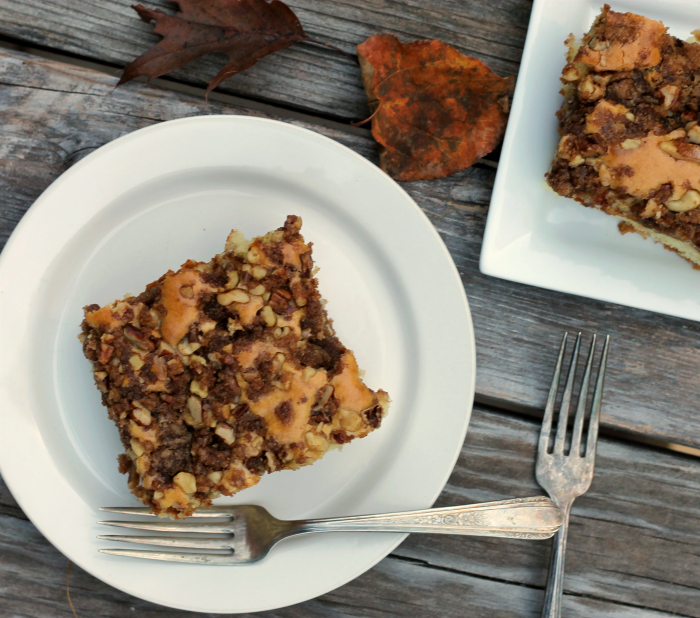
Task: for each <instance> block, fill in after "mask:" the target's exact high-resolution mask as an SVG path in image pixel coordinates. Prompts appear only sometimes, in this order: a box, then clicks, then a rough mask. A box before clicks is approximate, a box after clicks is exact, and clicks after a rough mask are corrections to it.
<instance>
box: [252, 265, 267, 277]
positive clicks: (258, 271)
mask: <svg viewBox="0 0 700 618" xmlns="http://www.w3.org/2000/svg"><path fill="white" fill-rule="evenodd" d="M250 274H251V275H253V277H255V278H256V279H264V278H265V277H267V268H264V267H263V266H255V267H254V268H253V269H252V270H251V271H250Z"/></svg>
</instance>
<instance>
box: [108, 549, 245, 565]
mask: <svg viewBox="0 0 700 618" xmlns="http://www.w3.org/2000/svg"><path fill="white" fill-rule="evenodd" d="M100 552H101V553H103V554H111V555H113V556H129V557H131V558H147V559H149V560H164V561H166V562H189V563H193V564H211V565H228V564H242V563H244V562H249V560H245V559H244V558H241V557H237V556H236V554H235V553H230V554H188V553H178V552H169V551H149V550H148V549H101V550H100Z"/></svg>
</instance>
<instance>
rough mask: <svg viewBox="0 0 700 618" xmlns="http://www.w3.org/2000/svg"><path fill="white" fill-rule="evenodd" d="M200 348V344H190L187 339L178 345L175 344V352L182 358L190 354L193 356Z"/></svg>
mask: <svg viewBox="0 0 700 618" xmlns="http://www.w3.org/2000/svg"><path fill="white" fill-rule="evenodd" d="M201 347H202V344H201V343H190V341H189V339H183V340H182V341H181V342H180V343H178V344H177V350H178V352H180V354H182V355H183V356H189V355H190V354H194V353H195V352H196V351H197V350H199V348H201Z"/></svg>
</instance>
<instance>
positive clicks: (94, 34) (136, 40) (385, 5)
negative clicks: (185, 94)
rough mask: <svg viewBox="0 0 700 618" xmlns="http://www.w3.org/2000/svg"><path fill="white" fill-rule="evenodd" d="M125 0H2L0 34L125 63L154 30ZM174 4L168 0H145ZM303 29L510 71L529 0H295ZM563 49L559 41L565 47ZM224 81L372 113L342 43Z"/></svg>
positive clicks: (207, 62) (315, 104)
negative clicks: (435, 48)
mask: <svg viewBox="0 0 700 618" xmlns="http://www.w3.org/2000/svg"><path fill="white" fill-rule="evenodd" d="M131 4H132V1H131V0H108V1H101V2H95V1H94V0H23V1H22V2H0V35H4V36H6V37H12V38H13V39H16V40H19V41H23V42H26V43H31V44H34V45H42V46H48V47H50V48H53V49H56V50H60V51H64V52H70V53H72V54H78V55H79V56H81V57H84V58H88V59H94V60H99V61H102V62H107V63H111V64H113V65H115V66H117V67H124V66H126V65H127V64H128V63H129V62H131V61H132V60H134V59H135V58H136V57H138V56H139V55H140V54H142V53H143V52H144V51H146V50H147V49H148V48H149V47H151V46H152V45H153V44H155V43H156V42H158V41H159V40H160V37H159V36H158V35H155V34H153V27H152V26H150V25H148V24H145V23H143V22H142V21H141V20H140V19H139V18H138V16H137V15H136V13H135V12H134V11H133V10H132V9H131V8H130V5H131ZM145 4H146V5H147V6H148V7H149V8H150V7H154V8H155V7H157V8H161V9H163V10H164V11H166V12H170V13H172V12H173V10H174V9H173V6H174V5H173V4H172V3H170V2H167V1H166V0H153V1H149V2H145ZM288 4H289V5H290V6H291V7H292V9H293V10H294V11H296V13H297V15H298V16H299V19H300V20H301V22H302V24H303V25H304V28H305V29H306V32H307V34H308V35H309V36H311V37H315V38H318V39H320V40H322V41H325V42H327V43H331V44H333V45H336V46H338V47H340V48H341V49H343V50H345V51H348V52H353V53H354V47H355V45H358V44H359V43H361V42H362V41H364V40H365V39H366V38H367V37H369V36H371V35H372V34H376V33H378V32H389V33H392V34H395V35H397V36H399V37H400V38H401V39H402V40H404V41H412V40H416V39H439V40H443V41H445V42H447V43H449V44H451V45H454V46H455V47H456V48H457V49H459V50H460V51H461V52H463V53H466V54H469V55H472V56H475V57H477V58H480V59H481V60H484V61H485V62H487V64H489V65H490V66H491V68H493V69H494V70H495V71H497V72H498V73H500V74H502V75H515V73H516V72H517V68H518V63H519V60H520V55H521V51H522V46H523V44H524V41H525V33H526V30H527V22H528V19H529V16H530V9H531V7H532V2H531V0H498V1H494V0H474V1H470V2H454V1H453V0H429V1H420V0H383V1H382V2H376V0H344V1H343V0H334V1H333V2H320V1H319V0H291V1H289V2H288ZM562 50H563V47H562ZM222 66H223V57H221V58H218V57H214V58H209V59H202V60H200V61H197V62H195V63H192V64H191V65H190V66H188V67H184V68H183V69H181V70H179V71H176V72H174V73H173V74H172V77H173V78H175V79H178V80H182V81H185V82H187V83H192V84H198V85H202V84H205V83H206V82H207V81H208V80H209V79H211V78H212V77H213V76H214V75H216V73H217V72H218V71H219V69H220V68H221V67H222ZM222 91H224V92H229V93H233V94H237V95H240V96H245V97H250V98H252V99H255V100H262V101H272V102H276V103H278V104H282V105H285V106H289V107H292V108H295V109H301V110H307V111H312V112H316V113H320V114H324V115H327V116H329V117H334V118H344V119H355V120H359V119H363V118H366V117H367V116H368V115H369V112H368V108H367V104H366V99H365V94H364V90H363V88H362V82H361V78H360V70H359V66H358V65H357V63H356V62H355V61H354V60H353V59H352V58H348V57H346V56H344V55H342V54H340V53H338V52H335V51H332V50H329V49H326V48H322V47H316V46H312V45H310V44H305V43H304V44H299V45H296V46H294V47H292V48H290V49H287V50H284V51H282V52H280V53H277V54H274V55H273V56H270V57H267V58H265V59H263V60H262V61H260V62H259V63H258V64H257V65H256V66H255V67H253V68H251V69H250V70H248V71H245V72H243V73H241V74H239V75H237V76H235V77H234V78H233V79H230V80H228V81H227V82H226V83H225V85H224V86H222Z"/></svg>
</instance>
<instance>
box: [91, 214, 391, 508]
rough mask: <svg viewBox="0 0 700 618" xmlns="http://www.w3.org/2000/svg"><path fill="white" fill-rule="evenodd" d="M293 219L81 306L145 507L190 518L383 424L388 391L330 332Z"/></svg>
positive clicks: (126, 468)
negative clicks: (134, 292) (368, 377)
mask: <svg viewBox="0 0 700 618" xmlns="http://www.w3.org/2000/svg"><path fill="white" fill-rule="evenodd" d="M300 228H301V219H300V218H299V217H296V216H293V215H291V216H289V217H287V221H286V223H285V225H284V226H283V227H282V228H280V229H279V230H276V231H274V232H270V233H269V234H267V235H265V236H263V237H260V238H256V239H254V240H253V241H252V242H251V243H249V242H248V241H246V240H245V239H244V237H243V235H242V234H241V233H240V232H238V231H235V230H234V231H233V232H231V234H230V235H229V237H228V240H227V242H226V249H225V251H224V252H223V253H221V254H219V255H217V256H216V257H215V258H214V259H213V260H212V261H211V262H208V263H204V262H194V261H188V262H186V263H185V264H183V265H182V268H180V270H179V271H177V272H176V273H173V272H172V271H170V272H168V273H166V274H165V275H164V276H163V277H161V278H160V279H159V280H158V281H155V282H154V283H152V284H150V285H149V286H147V288H146V291H145V292H143V293H142V294H141V295H139V296H136V297H127V298H125V299H124V300H121V301H115V302H113V303H111V304H109V305H105V306H104V307H102V308H100V307H99V305H91V306H89V307H86V308H85V320H84V322H83V334H82V335H81V340H82V343H83V350H84V353H85V356H86V357H87V358H88V359H89V360H90V361H91V362H92V366H93V371H94V376H95V382H96V384H97V387H98V389H99V390H100V392H101V393H102V402H103V403H104V405H105V406H106V407H107V409H108V411H109V416H110V418H111V419H112V420H113V421H114V422H115V423H116V425H117V427H118V428H119V433H120V436H121V440H122V443H123V445H124V448H125V449H126V453H125V454H123V455H121V456H120V458H119V466H120V470H121V471H122V472H124V473H128V475H129V487H130V488H131V490H132V492H133V493H134V494H135V495H136V496H137V498H138V499H139V500H140V501H141V502H143V503H144V504H147V505H149V506H151V507H152V509H153V512H155V513H158V514H161V515H169V516H171V517H186V516H187V515H190V514H191V513H192V512H193V511H194V509H196V508H197V507H198V506H202V505H208V504H210V503H211V500H212V498H216V497H217V496H219V495H220V494H224V495H228V496H230V495H232V494H235V493H236V492H238V491H240V490H242V489H245V488H247V487H251V486H252V485H255V484H256V483H257V482H258V481H259V480H260V477H261V476H262V475H263V474H264V473H265V472H275V471H277V470H285V469H297V468H299V467H301V466H305V465H308V464H311V463H313V462H314V461H316V460H317V459H319V458H321V457H322V456H323V455H324V453H326V452H327V451H328V450H329V448H332V447H333V446H337V445H342V444H345V443H347V442H350V441H351V440H353V439H354V438H362V437H364V436H366V435H367V434H368V433H369V432H370V431H372V430H374V429H376V428H377V427H379V425H380V423H381V421H382V417H383V416H384V414H385V412H386V409H387V405H388V396H387V394H386V393H385V392H384V391H381V390H380V391H377V392H374V391H372V390H370V389H369V388H367V387H366V386H365V385H364V384H363V382H362V380H361V379H360V376H359V370H358V367H357V363H356V361H355V357H354V355H353V353H352V352H351V351H350V350H348V349H347V348H346V347H345V346H344V345H343V344H342V343H341V342H340V341H339V340H338V338H337V337H336V335H335V333H334V331H333V328H332V326H331V321H330V320H329V319H328V316H327V315H326V311H325V309H324V301H323V300H322V299H321V296H320V294H319V292H318V282H317V280H316V279H315V278H314V276H313V275H314V266H313V261H312V257H311V245H310V244H308V245H307V244H305V242H304V239H303V238H302V236H301V234H300V233H299V230H300Z"/></svg>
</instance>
